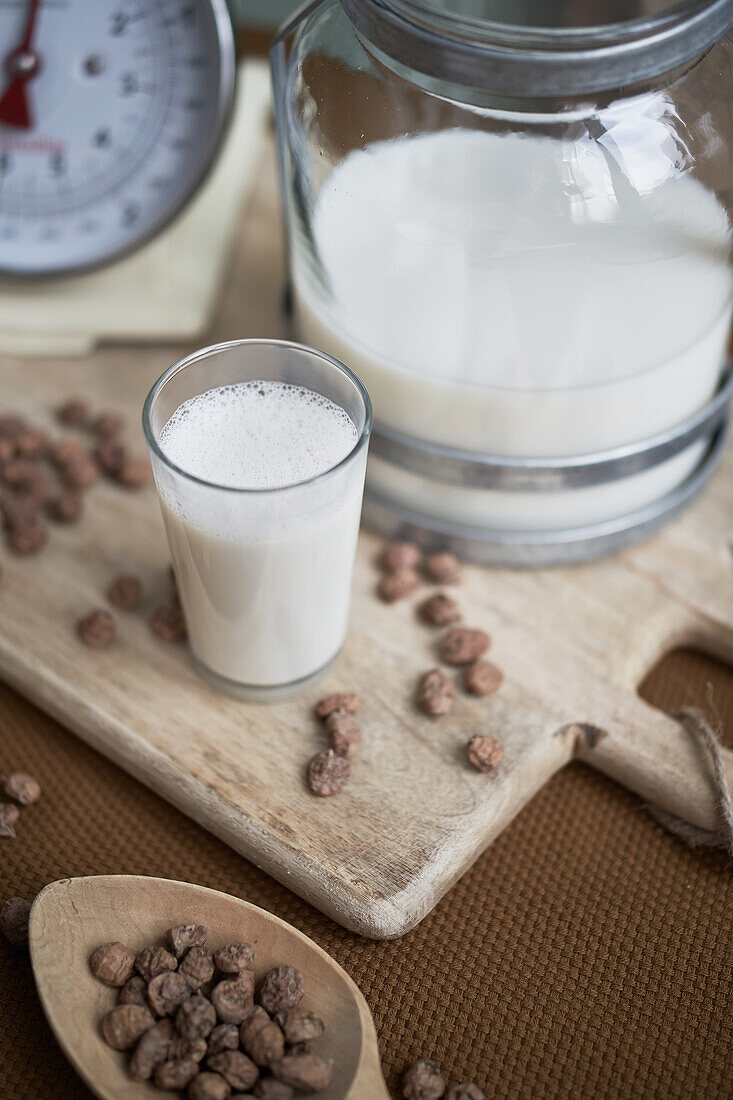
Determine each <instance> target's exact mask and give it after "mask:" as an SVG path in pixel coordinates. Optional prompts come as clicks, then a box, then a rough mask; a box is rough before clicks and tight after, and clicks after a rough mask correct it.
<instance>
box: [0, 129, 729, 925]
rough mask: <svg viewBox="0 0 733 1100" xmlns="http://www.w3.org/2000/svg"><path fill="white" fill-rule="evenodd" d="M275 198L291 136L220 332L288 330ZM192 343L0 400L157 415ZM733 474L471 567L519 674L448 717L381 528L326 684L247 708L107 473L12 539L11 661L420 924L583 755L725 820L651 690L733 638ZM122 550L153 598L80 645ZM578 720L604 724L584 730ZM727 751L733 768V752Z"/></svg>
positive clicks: (71, 714)
mask: <svg viewBox="0 0 733 1100" xmlns="http://www.w3.org/2000/svg"><path fill="white" fill-rule="evenodd" d="M276 194H277V189H276V183H275V172H274V160H273V157H272V153H271V151H270V154H268V158H267V161H266V164H265V165H264V168H263V170H262V174H261V178H260V182H259V187H258V191H257V194H256V196H255V200H254V202H253V204H252V206H251V208H250V210H249V212H248V215H247V217H246V219H245V221H244V225H243V229H242V236H241V240H240V242H239V248H238V250H237V256H236V260H235V263H234V268H233V271H232V275H231V278H230V280H229V281H228V284H227V288H226V292H225V294H224V297H223V300H222V305H221V310H220V315H219V318H218V321H217V324H216V326H215V330H214V331H212V332H211V334H210V342H213V341H215V340H224V339H230V338H233V337H235V336H276V335H278V334H279V331H280V319H279V316H278V309H277V305H278V301H279V296H280V295H279V292H280V287H281V266H280V256H281V252H280V241H279V235H278V231H277V205H276V204H277V198H276ZM186 350H187V349H186V348H181V347H178V348H172V347H169V348H163V349H161V348H156V349H155V350H148V349H145V348H139V349H135V348H133V349H131V348H126V349H119V348H117V349H107V350H103V351H100V352H97V353H95V355H94V356H91V357H89V358H87V359H83V360H58V361H32V360H31V361H28V360H24V361H22V362H21V361H12V360H7V359H6V360H2V361H0V408H3V409H7V410H8V411H10V410H14V411H20V412H25V413H28V414H29V415H30V416H32V417H33V419H34V420H38V421H44V420H45V421H47V422H48V424H49V425H50V424H51V420H50V417H49V410H50V409H51V408H52V407H53V406H54V405H55V404H57V403H58V402H59V401H60V400H61V399H62V398H64V397H68V396H69V395H71V394H76V393H78V394H82V395H85V396H86V397H87V399H88V400H89V401H90V403H91V404H92V405H93V406H95V407H96V408H99V409H103V408H109V407H112V408H115V407H123V408H125V409H127V410H128V412H129V415H130V421H131V423H132V424H134V429H135V431H136V432H137V431H138V428H137V424H138V420H139V411H140V407H141V405H142V400H143V398H144V396H145V393H146V391H147V389H148V387H149V385H150V384H151V383H152V382H153V380H154V379H155V378H156V377H157V376H158V375H159V374H160V373H161V372H162V370H163V369H164V368H165V367H166V366H167V365H168V364H169V363H170V362H171V361H172V360H174V359H176V358H178V357H179V356H180V355H181V354H183V353H185V351H186ZM140 447H141V449H142V438H141V435H140ZM732 488H733V454H732V453H731V451H730V450H729V451H728V453H727V455H726V457H725V460H724V462H723V464H722V467H721V469H720V470H719V472H718V473H717V474H716V476H715V478H714V479H713V481H712V483H711V485H710V487H709V489H708V491H707V492H706V493H705V495H704V496H703V498H702V499H701V500H700V501H699V502H698V503H697V504H696V505H695V506H694V507H693V508H692V509H691V510H690V511H689V512H688V513H687V514H686V515H685V516H684V517H683V518H682V520H681V521H679V522H677V523H676V524H674V525H673V526H672V527H670V528H668V529H667V530H665V531H664V532H663V533H662V534H660V535H658V536H657V537H656V538H654V539H653V540H651V541H650V542H648V543H647V544H645V545H643V546H640V547H637V548H635V549H633V550H630V551H627V552H626V553H624V554H623V555H621V556H620V557H617V558H614V559H612V560H609V561H605V562H601V563H596V564H589V565H583V566H576V567H574V568H572V569H554V570H548V571H536V572H517V571H510V570H498V569H493V570H482V569H479V568H471V569H467V571H466V582H465V584H464V585H463V586H462V587H461V589H460V590H459V591H458V593H457V594H458V596H459V599H460V600H461V602H462V604H463V606H464V608H465V609H466V618H467V625H475V626H477V627H482V628H484V629H487V630H488V631H489V632H490V633H491V634H492V637H493V647H492V656H493V658H494V660H495V661H496V662H497V663H498V664H499V665H500V666H501V667H502V669H503V670H504V672H505V674H506V682H505V684H504V685H503V686H502V688H501V690H500V691H499V692H498V693H497V694H496V695H495V696H492V697H490V698H488V699H483V700H481V699H471V698H469V697H468V696H465V695H463V694H462V693H460V692H459V697H458V702H457V705H456V707H455V710H454V712H453V713H452V714H451V715H450V716H448V717H445V718H442V719H430V718H427V717H425V716H422V715H421V714H419V713H418V712H417V711H416V710H415V708H414V706H413V703H412V696H413V692H414V687H415V682H416V679H417V677H418V676H419V674H420V673H421V672H423V671H424V670H425V669H427V668H428V667H430V666H431V664H433V663H434V660H435V643H436V641H437V637H438V636H439V632H438V633H437V634H436V633H434V632H432V631H431V630H429V629H428V628H426V627H424V626H422V625H421V624H420V623H418V621H417V620H416V617H415V613H414V605H415V603H416V602H417V601H418V599H419V598H421V597H422V596H424V594H425V593H426V592H427V591H428V590H427V589H425V590H424V591H423V592H422V593H419V594H418V596H416V597H415V598H413V599H412V600H408V601H405V602H404V603H401V604H399V605H396V606H392V607H386V606H384V605H383V604H381V603H379V602H378V601H377V600H376V599H375V597H374V587H375V583H376V580H377V574H376V571H375V569H374V564H373V563H374V558H375V555H376V553H377V551H378V548H379V543H378V540H377V539H375V538H374V537H372V536H370V535H369V534H364V535H363V536H362V539H361V543H360V547H359V555H358V563H357V570H356V580H355V591H354V602H353V611H352V618H351V632H350V637H349V641H348V644H347V646H346V649H345V651H344V653H343V655H342V657H341V658H340V659H339V661H338V663H337V665H336V666H335V668H334V669H333V670H332V672H331V673H330V674H329V676H328V678H327V680H326V681H325V683H324V684H323V686H322V689H316V690H315V691H311V692H310V693H308V694H307V695H305V696H304V697H302V698H300V699H297V700H295V701H291V702H289V703H287V704H281V705H278V706H271V707H267V706H252V705H245V704H242V703H238V702H234V701H232V700H230V699H228V698H224V697H222V696H220V695H217V694H215V693H214V692H213V691H212V690H211V689H209V688H208V687H207V686H206V685H205V684H204V683H203V682H201V681H200V680H199V679H198V677H197V676H196V674H195V673H194V671H193V668H192V665H191V662H190V659H189V657H188V654H187V651H186V649H185V648H184V647H181V646H170V645H166V644H164V643H162V642H160V641H158V640H157V639H156V638H154V637H153V636H152V635H151V634H150V632H149V630H148V627H147V622H146V619H147V615H148V614H149V613H150V610H151V609H152V607H153V606H154V604H155V603H156V601H158V600H159V599H161V598H163V597H164V596H165V595H166V593H167V582H166V580H165V570H166V567H167V562H168V555H167V551H166V546H165V539H164V535H163V530H162V525H161V520H160V515H159V512H158V507H157V503H156V499H155V495H154V493H153V491H152V490H147V491H145V492H142V493H127V492H125V491H124V490H121V489H118V488H116V487H115V486H112V485H102V486H99V487H97V488H95V489H94V490H92V492H91V494H90V495H89V497H88V509H87V515H86V516H85V518H84V521H83V523H81V524H80V525H79V526H77V527H73V528H67V529H62V528H55V529H54V530H53V532H52V538H51V540H50V543H49V546H48V547H47V549H46V550H45V551H44V552H43V554H41V555H40V556H39V557H38V558H35V559H32V560H22V559H17V558H12V557H10V556H9V555H7V554H6V553H3V565H4V570H3V575H2V579H1V580H0V608H2V615H1V616H0V675H2V677H3V678H4V679H5V680H6V681H7V682H9V683H10V684H12V685H13V686H15V687H16V688H17V689H18V690H20V691H21V692H23V693H24V694H25V695H27V696H28V697H29V698H30V699H32V700H33V701H34V702H35V703H37V704H38V705H39V706H40V707H42V708H43V709H45V710H47V711H49V712H50V713H51V714H53V715H54V716H55V717H57V718H58V719H59V720H60V721H62V722H63V723H64V724H66V725H67V726H70V727H71V728H72V729H73V730H75V731H76V732H77V733H78V734H79V735H80V736H81V737H82V738H83V739H84V740H85V741H87V742H88V743H89V744H90V745H92V746H93V747H95V748H97V749H98V750H99V751H100V752H103V753H104V754H105V755H107V756H109V757H110V758H111V759H112V760H114V761H116V762H117V763H118V764H119V765H120V766H121V767H123V768H125V769H127V770H128V771H129V772H131V773H132V774H133V775H135V776H137V777H138V778H139V779H140V780H141V781H142V782H144V783H146V784H147V785H148V786H150V787H152V788H153V789H154V790H156V791H158V792H159V793H160V794H161V795H162V796H163V797H164V798H167V799H168V800H169V801H171V802H172V803H174V804H175V805H176V806H178V807H179V808H180V809H181V810H183V811H184V812H185V813H187V814H189V815H190V816H191V817H193V818H195V820H197V821H198V822H200V823H201V824H202V825H204V826H205V827H206V828H208V829H211V830H212V831H213V832H215V833H216V834H217V835H218V836H220V837H222V838H223V839H224V840H226V841H227V842H228V843H229V844H231V845H232V847H234V848H235V849H236V850H237V851H239V852H241V853H242V854H243V855H245V856H247V858H249V859H251V860H252V861H253V862H254V863H256V864H257V865H258V866H260V867H262V868H263V869H265V870H266V871H267V872H268V873H270V874H271V875H273V876H274V877H275V878H277V879H279V880H280V881H282V882H284V883H285V884H286V885H288V886H289V887H290V888H291V889H293V890H294V891H296V892H297V893H298V894H300V895H302V896H303V897H304V898H306V899H307V900H308V901H310V902H311V903H312V904H313V905H315V906H317V907H318V908H319V909H321V910H323V911H324V912H325V913H327V914H329V915H330V916H331V917H333V919H334V920H336V921H338V922H339V923H341V924H343V925H345V926H346V927H347V928H350V929H353V930H355V931H357V932H360V933H362V934H364V935H367V936H372V937H378V938H382V937H385V938H386V937H394V936H399V935H401V934H402V933H404V932H406V931H407V930H408V929H409V928H410V927H412V926H413V925H414V924H415V923H417V922H418V921H419V920H420V919H421V918H422V917H423V916H425V914H426V913H428V912H429V911H430V909H431V908H432V907H433V906H434V905H435V903H436V902H437V901H438V899H439V898H440V897H441V896H442V895H443V894H444V893H445V891H446V890H447V889H448V888H449V887H450V886H451V884H452V883H453V882H455V881H456V879H457V878H459V876H460V875H461V874H463V872H464V871H465V870H466V868H467V867H468V866H469V865H470V864H471V862H472V861H473V860H474V859H475V858H476V857H477V856H478V855H479V853H480V852H481V851H482V850H483V849H484V848H485V847H486V846H487V845H488V844H489V843H490V842H491V841H492V839H493V838H494V837H495V836H496V835H497V834H498V833H499V832H500V831H501V830H502V829H503V828H504V826H505V825H506V824H507V823H508V822H509V821H510V820H511V819H512V818H513V817H514V816H515V815H516V814H517V813H518V812H519V810H520V809H521V808H522V806H523V805H524V804H525V803H526V802H527V801H528V800H529V799H530V798H531V797H532V795H533V794H534V793H535V791H537V790H538V789H539V788H540V787H541V786H542V785H543V784H544V783H545V782H546V781H547V780H548V779H549V777H550V776H551V775H552V774H553V773H554V772H555V771H556V770H557V769H558V768H561V767H563V765H564V764H566V763H567V762H568V761H569V760H570V759H571V758H573V757H576V758H580V759H581V760H584V761H586V762H588V763H589V764H591V765H593V766H595V767H598V768H600V769H601V770H602V771H604V772H606V774H608V775H611V776H613V777H614V778H616V779H618V780H619V781H620V782H622V783H624V784H626V785H627V786H628V787H630V788H631V789H633V790H635V791H637V792H638V793H639V794H640V795H642V796H643V797H644V798H645V799H648V800H651V801H654V802H657V803H658V804H660V805H662V806H663V807H665V808H666V809H667V810H670V811H671V812H673V813H675V814H677V815H679V816H681V817H684V818H686V819H688V820H690V821H693V822H695V823H697V824H700V825H703V826H706V827H708V828H714V827H716V826H717V818H716V809H715V804H714V798H713V794H712V788H711V785H710V782H709V779H708V777H707V773H706V771H705V768H704V766H703V765H702V764H701V761H700V760H699V759H698V756H697V752H696V750H695V749H694V748H693V746H692V744H691V743H690V741H689V740H688V735H687V734H686V733H685V732H684V731H683V730H682V728H681V727H680V726H679V725H678V724H677V723H676V722H674V721H673V720H672V719H670V718H667V717H666V716H664V715H662V714H661V713H659V712H657V711H655V710H653V709H652V708H650V707H649V706H648V705H647V704H645V703H644V702H642V701H641V700H640V699H639V698H638V696H637V694H636V687H637V684H638V683H639V682H640V680H641V679H642V678H643V676H644V674H645V672H646V671H647V670H648V669H649V667H650V666H651V665H653V664H654V662H655V661H656V660H657V659H658V658H659V656H660V655H661V654H662V653H664V652H665V651H666V650H669V649H670V648H673V647H675V646H677V645H679V644H692V645H697V646H700V647H703V648H704V649H707V650H709V651H711V652H713V653H716V654H719V655H721V656H723V657H724V658H730V657H731V655H733V629H732V625H733V573H732V569H733V561H732V559H731V548H730V539H731V538H733V493H732V492H731V489H732ZM123 570H124V571H129V572H134V573H138V574H139V575H140V576H141V577H142V578H143V580H144V582H145V586H146V590H147V593H148V596H147V602H146V606H145V609H144V613H143V614H124V613H119V614H118V620H119V637H118V639H117V640H116V641H115V643H114V644H113V645H112V647H110V649H108V650H106V651H103V652H93V651H90V650H86V649H83V648H82V647H81V646H80V644H79V643H78V641H77V639H76V637H75V633H74V626H75V622H76V620H77V618H78V617H79V615H80V614H81V613H82V612H84V611H86V610H88V609H90V608H92V607H95V606H99V605H104V595H103V593H104V590H105V587H106V585H107V584H108V582H109V581H110V579H111V578H112V577H113V576H114V575H115V574H116V573H118V572H120V571H123ZM335 689H347V690H355V691H358V692H359V693H360V694H361V695H362V696H363V698H364V705H363V710H362V715H361V718H362V725H363V729H364V735H365V737H364V746H363V750H362V752H361V754H360V756H359V757H358V759H357V760H356V762H355V765H354V769H353V777H352V781H351V783H350V785H349V786H348V787H347V788H346V790H345V791H344V792H343V794H342V795H341V796H339V797H338V798H332V799H328V800H326V799H316V798H314V797H313V796H312V795H311V794H309V792H308V791H307V789H306V787H305V784H304V781H303V777H304V770H305V767H306V764H307V762H308V760H309V758H310V757H311V756H312V755H313V753H315V752H316V751H318V750H319V749H320V748H322V747H323V745H324V736H323V732H322V730H321V729H320V728H319V726H318V724H317V723H316V722H315V721H314V719H313V718H312V715H311V708H312V704H313V702H314V700H315V699H316V698H317V697H318V696H319V695H320V694H321V691H323V692H325V691H329V690H335ZM577 723H589V724H591V725H592V726H596V727H599V728H602V729H603V730H604V731H605V734H606V735H605V736H603V737H601V738H600V739H599V738H597V737H595V736H592V735H591V736H585V735H584V733H583V731H582V730H578V729H572V728H571V729H570V730H567V729H566V728H565V727H568V726H572V725H573V724H577ZM559 731H560V732H559ZM562 731H564V732H562ZM476 732H488V733H491V734H492V735H494V736H496V737H498V738H499V739H500V740H501V741H502V742H503V743H504V745H505V749H506V755H505V758H504V761H503V762H502V764H501V766H500V767H499V769H498V771H497V772H496V774H493V775H481V774H479V773H477V772H475V771H473V770H471V769H470V768H469V767H468V766H467V765H466V763H465V761H464V755H463V748H464V745H465V743H466V741H467V740H468V738H469V737H470V736H471V735H472V734H474V733H476ZM727 764H728V770H729V774H730V777H731V781H732V782H733V754H731V753H728V754H727ZM22 766H23V750H22V746H18V767H21V768H22ZM109 827H110V830H111V831H112V830H114V821H110V823H109ZM144 842H145V838H144V837H141V843H144Z"/></svg>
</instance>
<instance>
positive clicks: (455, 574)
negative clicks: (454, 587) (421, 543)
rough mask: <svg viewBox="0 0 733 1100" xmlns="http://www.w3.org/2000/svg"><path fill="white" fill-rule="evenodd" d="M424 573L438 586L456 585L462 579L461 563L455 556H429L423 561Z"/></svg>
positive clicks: (443, 554)
mask: <svg viewBox="0 0 733 1100" xmlns="http://www.w3.org/2000/svg"><path fill="white" fill-rule="evenodd" d="M425 572H426V573H427V575H428V577H430V579H431V580H432V581H436V582H437V583H438V584H458V583H459V581H460V580H461V578H462V577H463V569H462V568H461V563H460V562H459V561H458V558H457V557H456V556H455V554H448V553H446V552H443V553H440V554H430V555H429V556H428V557H427V558H426V559H425Z"/></svg>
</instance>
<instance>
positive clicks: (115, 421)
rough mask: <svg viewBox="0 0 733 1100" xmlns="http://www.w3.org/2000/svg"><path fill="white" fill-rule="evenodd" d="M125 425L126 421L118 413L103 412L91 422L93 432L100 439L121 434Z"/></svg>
mask: <svg viewBox="0 0 733 1100" xmlns="http://www.w3.org/2000/svg"><path fill="white" fill-rule="evenodd" d="M124 427H125V421H124V419H123V417H121V416H118V415H117V413H101V414H100V415H99V416H97V417H95V418H94V420H93V421H92V423H91V430H92V434H93V435H96V436H97V437H98V438H99V439H110V438H111V437H112V436H114V435H119V434H120V432H121V431H122V430H123V428H124Z"/></svg>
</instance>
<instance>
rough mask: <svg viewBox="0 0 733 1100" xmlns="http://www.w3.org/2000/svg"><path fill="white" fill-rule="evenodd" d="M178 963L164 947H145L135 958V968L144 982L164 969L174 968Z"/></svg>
mask: <svg viewBox="0 0 733 1100" xmlns="http://www.w3.org/2000/svg"><path fill="white" fill-rule="evenodd" d="M177 966H178V963H177V962H176V960H175V959H174V958H173V956H172V955H171V953H170V951H166V949H165V948H164V947H145V948H143V950H142V951H141V952H140V954H139V955H138V956H137V958H136V959H135V969H136V970H137V972H138V974H140V975H142V977H143V978H144V979H145V981H146V982H149V981H150V980H151V978H154V977H155V976H156V975H157V974H162V973H163V971H164V970H175V969H176V967H177Z"/></svg>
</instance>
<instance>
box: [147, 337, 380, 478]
mask: <svg viewBox="0 0 733 1100" xmlns="http://www.w3.org/2000/svg"><path fill="white" fill-rule="evenodd" d="M264 346H267V347H278V348H284V349H287V350H290V351H295V352H301V353H302V352H306V353H307V354H308V355H312V356H315V357H316V358H318V359H322V360H323V361H324V362H326V363H328V364H329V366H331V367H333V368H334V369H336V370H337V371H339V372H340V373H341V374H343V375H345V376H346V378H347V379H348V380H349V381H350V382H351V383H352V385H353V386H354V388H355V390H356V392H357V393H358V395H359V397H360V399H361V401H362V403H363V405H364V424H363V425H362V428H361V430H360V431H359V437H358V439H357V440H356V443H355V444H354V446H353V447H352V448H351V450H350V451H349V452H348V454H345V455H344V457H343V458H341V459H339V461H338V462H337V463H335V464H334V465H333V466H329V467H328V469H327V470H322V471H321V473H320V474H314V475H313V477H309V478H305V480H303V481H294V482H291V483H290V484H288V485H279V486H274V487H270V488H247V487H242V486H238V485H226V484H222V483H221V482H217V481H211V480H210V479H209V478H205V477H199V476H198V475H197V474H194V473H192V472H191V471H190V470H186V469H185V468H184V467H183V466H179V465H178V464H177V463H176V462H174V461H173V460H172V458H171V457H170V455H168V454H166V452H165V451H164V450H163V448H162V447H161V445H160V442H159V439H158V435H157V434H156V432H155V430H154V428H153V408H154V406H155V403H156V401H157V399H158V397H159V396H160V394H161V393H162V391H163V390H164V388H165V386H166V385H167V384H168V382H170V381H171V380H172V379H173V378H175V377H176V375H178V374H180V372H181V371H184V370H185V369H186V368H187V367H189V366H192V365H193V364H194V363H198V362H200V361H201V360H202V359H208V358H211V357H212V356H214V355H219V354H221V353H222V352H224V351H231V350H232V349H233V348H253V347H264ZM373 422H374V412H373V409H372V400H371V397H370V396H369V391H368V390H367V388H366V386H365V385H364V383H363V382H362V380H361V378H360V377H359V375H358V374H356V373H355V372H354V371H353V370H351V368H350V367H347V366H346V364H345V363H342V362H341V361H340V360H339V359H336V358H334V356H333V355H328V354H327V353H326V352H325V351H320V350H319V349H318V348H312V347H309V346H308V345H306V344H299V343H296V342H295V341H293V340H265V339H257V338H255V339H247V340H228V341H225V342H224V343H220V344H210V345H209V346H208V347H205V348H199V349H198V351H194V352H192V353H191V354H190V355H186V356H184V358H183V359H179V360H178V362H176V363H173V365H172V366H170V367H168V368H167V370H165V371H163V373H162V374H161V376H160V377H159V378H158V379H157V380H156V381H155V382H154V383H153V385H152V386H151V388H150V392H149V393H148V395H147V397H146V398H145V403H144V405H143V412H142V423H143V432H144V434H145V440H146V442H147V444H148V447H149V448H150V451H151V454H153V455H155V457H156V458H157V459H158V460H159V461H160V462H162V463H163V465H164V466H166V467H167V468H168V469H169V470H172V471H173V472H174V473H175V474H176V475H177V476H179V477H182V478H184V479H185V480H186V481H191V482H194V483H195V484H197V485H203V486H205V487H206V488H207V489H216V490H219V491H220V492H224V493H234V494H235V495H239V496H247V495H249V496H258V495H266V494H268V493H270V494H272V493H278V494H279V493H286V492H288V491H289V490H291V489H302V488H303V487H304V486H306V485H313V484H315V483H316V482H321V481H325V480H326V479H327V478H329V477H331V475H332V474H335V473H336V472H337V471H338V470H341V469H343V468H344V467H345V466H347V465H349V464H350V463H351V462H353V460H354V459H355V458H356V456H357V455H358V454H359V453H360V452H361V451H362V450H363V449H364V448H365V447H366V446H367V444H368V442H369V438H370V436H371V432H372V427H373ZM357 430H358V426H357Z"/></svg>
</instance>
